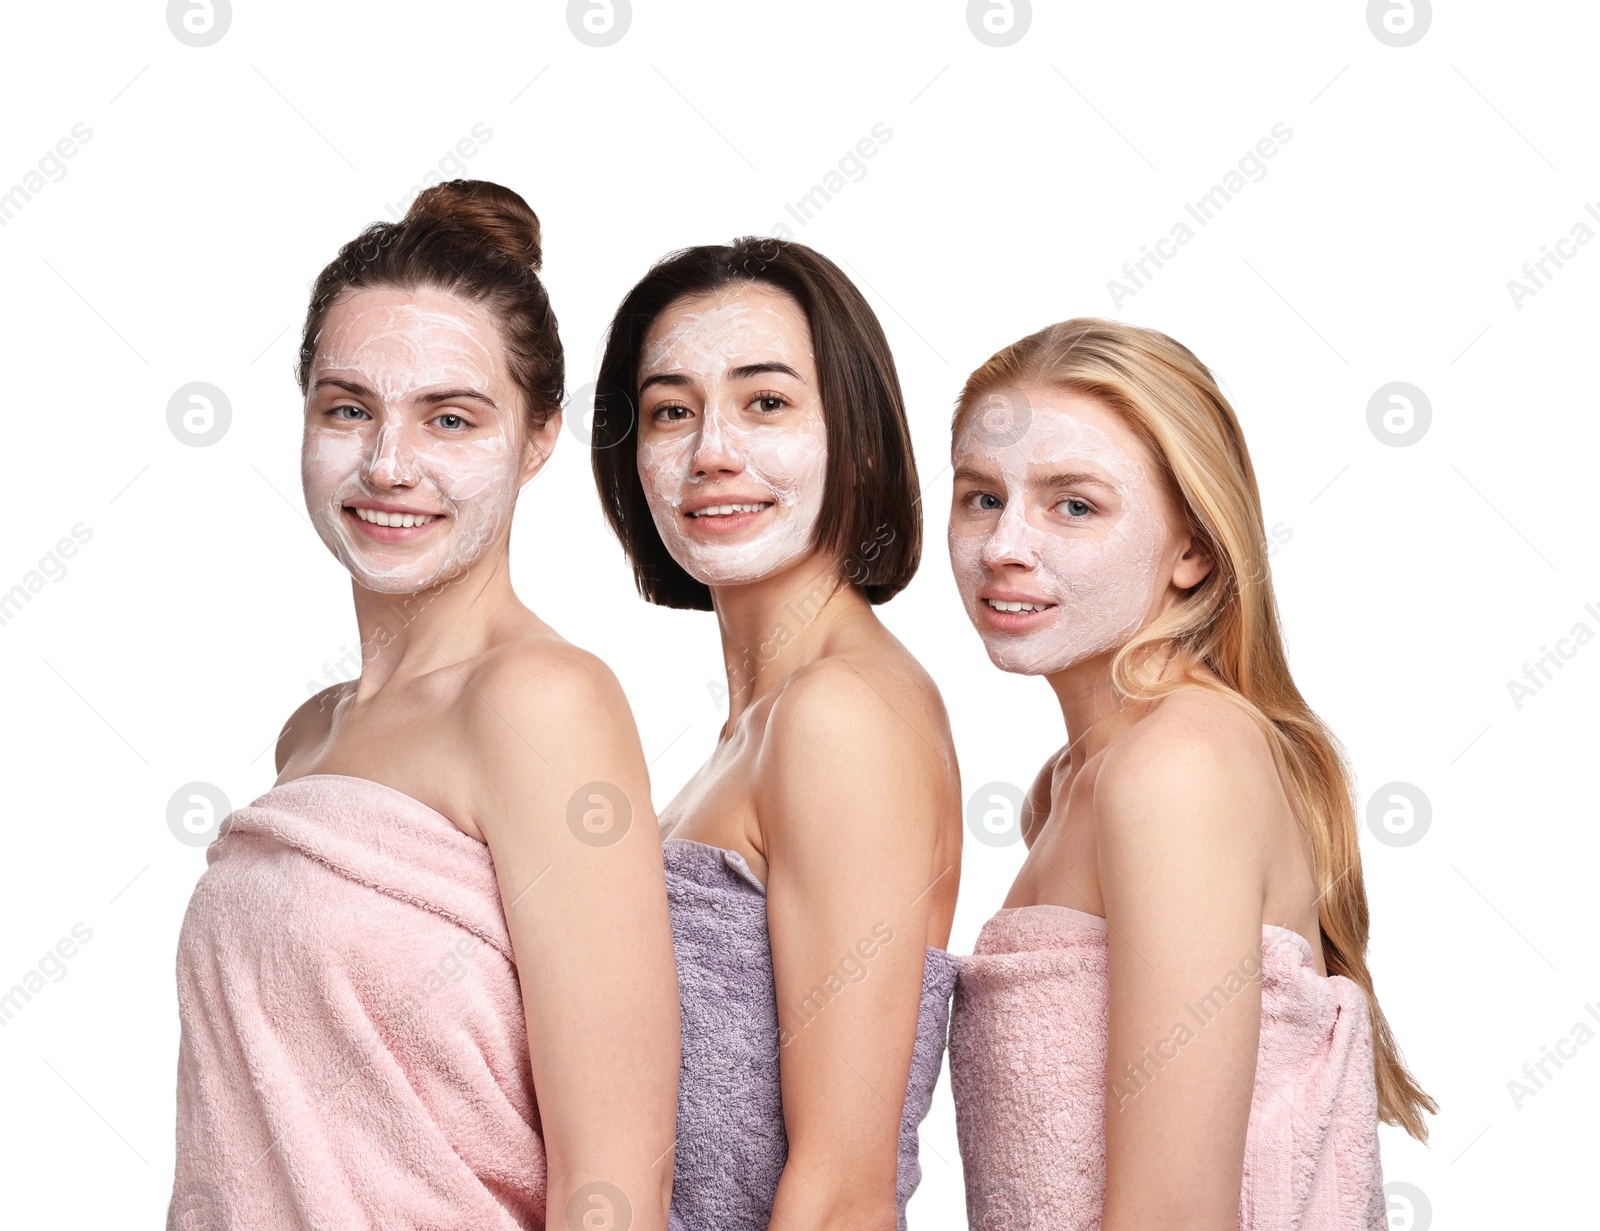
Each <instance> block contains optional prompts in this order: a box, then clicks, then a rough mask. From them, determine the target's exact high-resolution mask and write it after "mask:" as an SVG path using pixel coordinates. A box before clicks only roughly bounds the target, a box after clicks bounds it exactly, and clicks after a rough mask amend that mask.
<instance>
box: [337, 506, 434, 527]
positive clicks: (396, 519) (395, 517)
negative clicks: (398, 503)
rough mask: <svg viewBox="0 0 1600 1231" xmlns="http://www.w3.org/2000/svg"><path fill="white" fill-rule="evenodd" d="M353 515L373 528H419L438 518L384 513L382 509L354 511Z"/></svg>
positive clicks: (414, 514)
mask: <svg viewBox="0 0 1600 1231" xmlns="http://www.w3.org/2000/svg"><path fill="white" fill-rule="evenodd" d="M355 514H356V516H357V517H359V518H360V519H361V520H362V521H369V522H371V523H372V524H373V525H375V526H400V527H406V526H421V525H423V524H425V523H427V522H430V521H432V520H433V519H434V518H436V517H438V516H439V514H437V513H385V512H384V511H383V510H382V509H356V510H355Z"/></svg>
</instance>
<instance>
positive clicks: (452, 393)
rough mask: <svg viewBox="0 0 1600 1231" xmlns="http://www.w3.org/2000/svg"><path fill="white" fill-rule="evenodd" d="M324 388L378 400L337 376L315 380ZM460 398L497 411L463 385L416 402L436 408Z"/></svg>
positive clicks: (486, 398) (485, 397)
mask: <svg viewBox="0 0 1600 1231" xmlns="http://www.w3.org/2000/svg"><path fill="white" fill-rule="evenodd" d="M324 386H328V387H331V388H334V389H343V390H344V391H345V392H346V393H353V394H355V395H356V396H357V397H364V398H372V399H374V400H378V395H377V394H376V393H374V392H373V391H372V390H371V389H368V388H367V387H366V386H365V385H363V384H362V383H361V382H360V381H359V380H344V379H341V378H340V377H337V376H323V377H320V378H319V379H318V380H317V383H316V385H315V386H314V388H317V389H321V388H323V387H324ZM462 398H471V399H472V400H474V401H478V402H483V403H485V404H486V405H489V406H493V407H494V408H495V409H496V410H498V409H499V405H498V404H497V403H496V402H495V400H494V399H493V398H492V397H490V396H489V395H488V394H487V393H482V392H480V391H478V390H477V389H470V388H468V387H466V386H465V385H463V386H462V387H460V388H458V389H440V390H437V391H436V392H433V393H424V394H422V395H421V396H420V397H419V398H418V401H420V402H421V403H422V404H423V405H424V406H437V405H439V404H440V403H441V402H455V401H459V400H460V399H462Z"/></svg>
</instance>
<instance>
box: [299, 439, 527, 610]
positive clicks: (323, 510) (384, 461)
mask: <svg viewBox="0 0 1600 1231" xmlns="http://www.w3.org/2000/svg"><path fill="white" fill-rule="evenodd" d="M408 430H415V429H408ZM400 431H401V429H398V428H379V427H378V426H377V425H375V424H368V425H366V430H357V429H349V428H337V429H336V428H326V427H320V426H315V425H311V424H308V425H307V427H306V434H305V442H304V447H303V449H302V452H301V481H302V484H303V486H304V488H305V496H306V507H307V508H308V509H309V510H310V512H311V524H312V525H313V526H315V527H316V530H317V534H318V535H319V536H320V537H321V539H322V541H323V542H324V543H325V544H327V546H328V549H329V550H330V551H331V552H333V554H334V555H335V556H336V557H337V558H338V559H339V562H340V563H342V564H343V565H344V566H345V568H347V569H349V570H350V574H351V576H352V577H354V578H355V580H356V581H357V583H359V584H360V585H361V586H363V587H365V588H366V589H368V590H373V591H376V592H378V593H382V594H412V593H415V592H417V591H419V590H425V589H428V588H429V587H430V586H434V585H437V584H439V583H440V582H442V581H448V580H450V579H451V578H453V577H455V576H457V575H459V574H460V573H461V572H462V571H463V570H464V569H465V568H467V567H468V566H469V565H471V564H472V563H474V562H475V561H476V560H477V559H479V558H480V557H481V556H482V555H483V554H484V553H485V552H486V551H487V550H488V549H489V547H490V546H491V545H492V544H493V543H494V542H495V541H496V540H497V539H498V538H499V537H500V535H501V534H502V533H503V532H504V531H505V529H506V527H507V526H508V525H509V524H510V521H511V514H512V511H513V509H514V508H515V500H516V492H517V486H518V479H519V478H520V469H521V466H520V459H519V458H518V457H517V454H516V450H515V449H514V448H513V447H512V443H511V442H510V441H509V440H507V439H506V438H505V437H504V436H503V435H497V436H484V437H479V438H478V439H475V440H463V441H439V440H430V441H426V442H423V441H421V440H420V439H419V440H416V441H413V442H407V441H403V440H398V439H396V437H397V436H398V434H399V433H400ZM385 432H387V433H389V436H388V438H387V439H384V433H385ZM364 475H370V476H371V477H372V479H379V478H384V477H389V476H391V475H393V476H403V477H404V478H405V479H407V480H408V481H409V485H408V486H404V487H397V488H386V487H385V486H384V485H383V484H382V483H381V482H373V481H369V479H368V478H366V477H364ZM363 498H365V499H374V500H388V501H393V502H395V503H397V504H403V505H408V506H412V507H415V508H420V509H424V510H427V511H430V512H442V513H444V514H445V517H444V519H443V520H442V521H441V522H440V523H439V524H438V525H437V526H435V527H434V528H432V529H430V530H429V531H428V539H427V541H426V545H421V544H417V545H414V544H410V543H384V542H379V541H376V540H374V539H371V538H368V537H367V536H366V535H365V534H364V533H363V532H362V531H361V530H360V529H359V528H357V527H355V526H352V525H351V524H350V522H351V515H350V514H347V513H345V512H344V505H345V504H346V502H348V501H351V500H358V499H363Z"/></svg>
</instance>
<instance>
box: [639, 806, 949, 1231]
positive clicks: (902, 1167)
mask: <svg viewBox="0 0 1600 1231" xmlns="http://www.w3.org/2000/svg"><path fill="white" fill-rule="evenodd" d="M662 845H663V853H664V856H665V860H666V872H667V903H668V906H669V907H670V908H671V912H672V939H673V946H674V948H675V949H676V952H677V958H678V987H679V997H680V1000H681V1005H682V1029H683V1060H682V1066H681V1068H680V1069H679V1077H678V1144H677V1157H676V1162H675V1166H674V1171H673V1179H672V1229H673V1231H766V1227H767V1223H768V1220H769V1219H770V1217H771V1214H772V1202H773V1199H774V1197H775V1196H776V1195H777V1191H778V1180H779V1178H780V1177H781V1175H782V1174H783V1166H784V1163H785V1162H786V1161H787V1160H788V1156H789V1138H788V1134H787V1132H786V1131H785V1130H784V1125H783V1098H782V1094H781V1090H780V1084H779V1071H778V1062H779V1055H780V1054H781V1050H782V1047H783V1046H784V1043H785V1040H784V1038H783V1036H782V1033H781V1032H780V1029H779V1023H778V1001H777V991H776V986H775V983H774V980H773V972H772V948H771V944H770V941H769V938H768V934H767V901H766V889H765V887H764V886H763V885H762V883H761V880H760V878H758V877H757V876H756V875H755V873H754V872H752V871H751V870H750V866H749V865H748V864H747V863H746V862H745V860H744V857H743V856H742V855H740V854H739V853H738V852H737V851H732V850H728V849H726V848H723V847H717V846H709V845H707V844H705V843H701V842H693V841H690V840H688V839H684V838H669V839H667V841H666V842H665V843H663V844H662ZM881 939H882V937H881V936H879V937H877V938H873V937H868V938H864V944H863V946H862V947H861V948H859V949H858V950H857V952H856V953H855V954H854V955H853V958H854V960H849V959H848V958H847V959H846V960H845V961H844V962H842V963H841V968H840V969H839V970H837V971H834V972H832V973H830V974H827V975H825V976H820V977H819V982H818V984H817V986H816V987H815V988H814V989H812V991H811V993H810V994H809V995H808V997H807V998H806V999H805V1000H804V1001H803V1002H802V1003H801V1004H800V1005H799V1006H796V1012H795V1013H794V1014H793V1015H790V1014H785V1021H786V1024H789V1025H791V1026H793V1027H794V1028H797V1029H804V1028H805V1024H806V1023H807V1022H808V1021H809V1020H810V1019H812V1018H814V1016H815V1015H816V1014H819V1013H825V1012H827V1009H828V1005H829V1003H831V1000H832V998H833V997H834V996H843V997H848V996H849V995H850V984H851V983H852V982H854V981H857V980H859V979H860V978H864V977H866V974H865V973H864V972H866V971H870V967H871V963H872V956H866V955H869V954H870V955H875V954H876V952H877V949H878V947H879V943H878V942H879V941H880V940H881ZM886 943H895V942H894V941H893V940H890V941H889V942H886ZM900 943H903V942H900ZM923 947H924V949H925V950H926V954H925V957H924V960H923V973H922V1002H921V1008H920V1010H919V1015H918V1018H917V1038H916V1043H915V1044H914V1046H913V1050H912V1057H911V1072H910V1075H909V1077H908V1078H907V1081H906V1092H905V1104H904V1108H903V1110H902V1112H901V1117H900V1132H899V1143H898V1150H899V1154H898V1168H897V1171H896V1176H895V1204H896V1207H897V1209H898V1212H899V1226H900V1231H905V1226H906V1215H905V1210H906V1202H907V1201H908V1200H910V1198H911V1194H912V1193H913V1192H914V1191H915V1190H916V1187H917V1184H918V1182H919V1181H920V1180H921V1178H922V1170H921V1167H920V1166H919V1164H918V1162H917V1146H918V1140H917V1126H918V1125H919V1124H921V1123H922V1120H923V1117H925V1116H926V1115H927V1114H928V1108H929V1106H930V1105H931V1103H932V1102H933V1089H934V1085H935V1083H937V1081H938V1079H939V1069H940V1068H941V1067H942V1065H943V1063H944V1049H945V1034H946V1029H947V1027H948V1024H949V1011H950V994H951V991H952V990H953V988H954V986H955V980H956V971H957V963H956V959H955V957H954V956H952V955H951V954H949V953H947V952H946V951H945V950H943V949H935V948H932V947H931V946H923ZM796 1023H798V1025H796Z"/></svg>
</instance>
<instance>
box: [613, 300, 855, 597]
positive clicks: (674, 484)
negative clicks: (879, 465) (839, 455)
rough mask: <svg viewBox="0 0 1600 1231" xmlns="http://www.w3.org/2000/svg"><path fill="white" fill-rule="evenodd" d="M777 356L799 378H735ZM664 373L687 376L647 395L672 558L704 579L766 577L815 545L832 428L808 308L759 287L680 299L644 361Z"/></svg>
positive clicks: (643, 474)
mask: <svg viewBox="0 0 1600 1231" xmlns="http://www.w3.org/2000/svg"><path fill="white" fill-rule="evenodd" d="M772 363H778V364H784V365H786V366H788V367H789V368H791V369H793V370H794V372H796V373H797V374H798V376H799V379H798V380H797V379H795V378H794V377H792V376H788V375H786V374H783V373H778V372H763V373H758V374H754V375H747V376H742V377H739V378H737V379H734V378H731V377H730V376H729V371H730V369H735V368H740V367H745V366H749V365H753V364H772ZM661 374H672V375H674V376H675V377H682V378H683V379H684V382H685V383H682V384H671V385H652V386H650V387H649V388H646V389H644V390H643V392H642V394H641V399H640V400H641V416H640V420H641V421H640V426H639V454H638V465H639V481H640V483H641V484H642V485H643V487H644V492H645V497H646V499H647V500H648V501H649V504H650V514H651V517H652V518H653V519H654V521H655V523H656V529H657V530H658V531H659V532H660V534H661V539H662V542H663V543H665V544H666V547H667V550H668V552H670V553H671V555H672V558H673V559H674V560H676V561H677V562H678V563H679V564H680V565H682V566H683V568H684V570H685V571H686V572H687V573H689V575H690V576H692V577H694V578H695V579H696V580H697V581H700V582H703V583H704V584H706V585H727V584H733V583H739V582H747V581H755V580H757V579H759V578H762V577H766V576H768V575H770V574H772V573H774V572H776V571H778V570H779V569H781V568H784V567H785V566H787V565H789V564H792V563H794V562H795V561H796V560H798V559H800V558H801V557H802V556H804V555H805V554H806V553H807V552H809V551H810V550H811V537H812V532H813V531H814V530H815V528H816V524H817V518H818V516H819V515H820V513H821V511H822V489H823V482H824V480H825V478H826V475H827V465H828V434H827V424H826V422H825V421H824V419H823V414H822V400H821V397H820V394H819V392H818V389H817V374H816V361H815V358H814V356H813V354H812V349H811V328H810V325H809V323H808V322H807V321H806V317H805V313H804V312H803V311H802V310H801V308H800V306H799V305H798V304H797V303H795V302H794V300H793V299H791V298H790V297H789V296H788V295H786V294H784V293H782V292H781V291H777V290H775V289H771V288H768V287H765V286H761V285H759V284H747V285H741V286H735V287H725V288H723V289H722V290H721V291H719V292H717V293H716V294H714V295H705V296H696V297H693V298H691V299H685V300H680V301H679V302H677V303H675V304H672V305H670V306H669V307H668V308H667V309H666V311H664V312H662V313H661V315H660V316H659V317H657V318H656V320H655V322H654V324H653V325H652V326H651V328H650V332H649V334H648V335H647V337H646V339H645V345H644V347H643V350H642V354H641V357H640V361H639V380H640V383H641V385H642V384H643V383H644V382H645V381H646V380H647V379H648V378H649V377H651V376H652V375H661ZM761 394H774V395H777V399H778V400H779V401H781V402H782V403H783V404H782V405H777V406H774V405H773V404H772V401H771V399H767V398H762V397H759V396H757V395H761ZM672 407H681V408H683V410H680V411H677V412H671V411H670V410H669V408H672ZM685 411H686V412H687V413H684V412H685ZM674 415H675V416H676V417H674ZM729 506H733V508H732V509H730V508H729Z"/></svg>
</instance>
